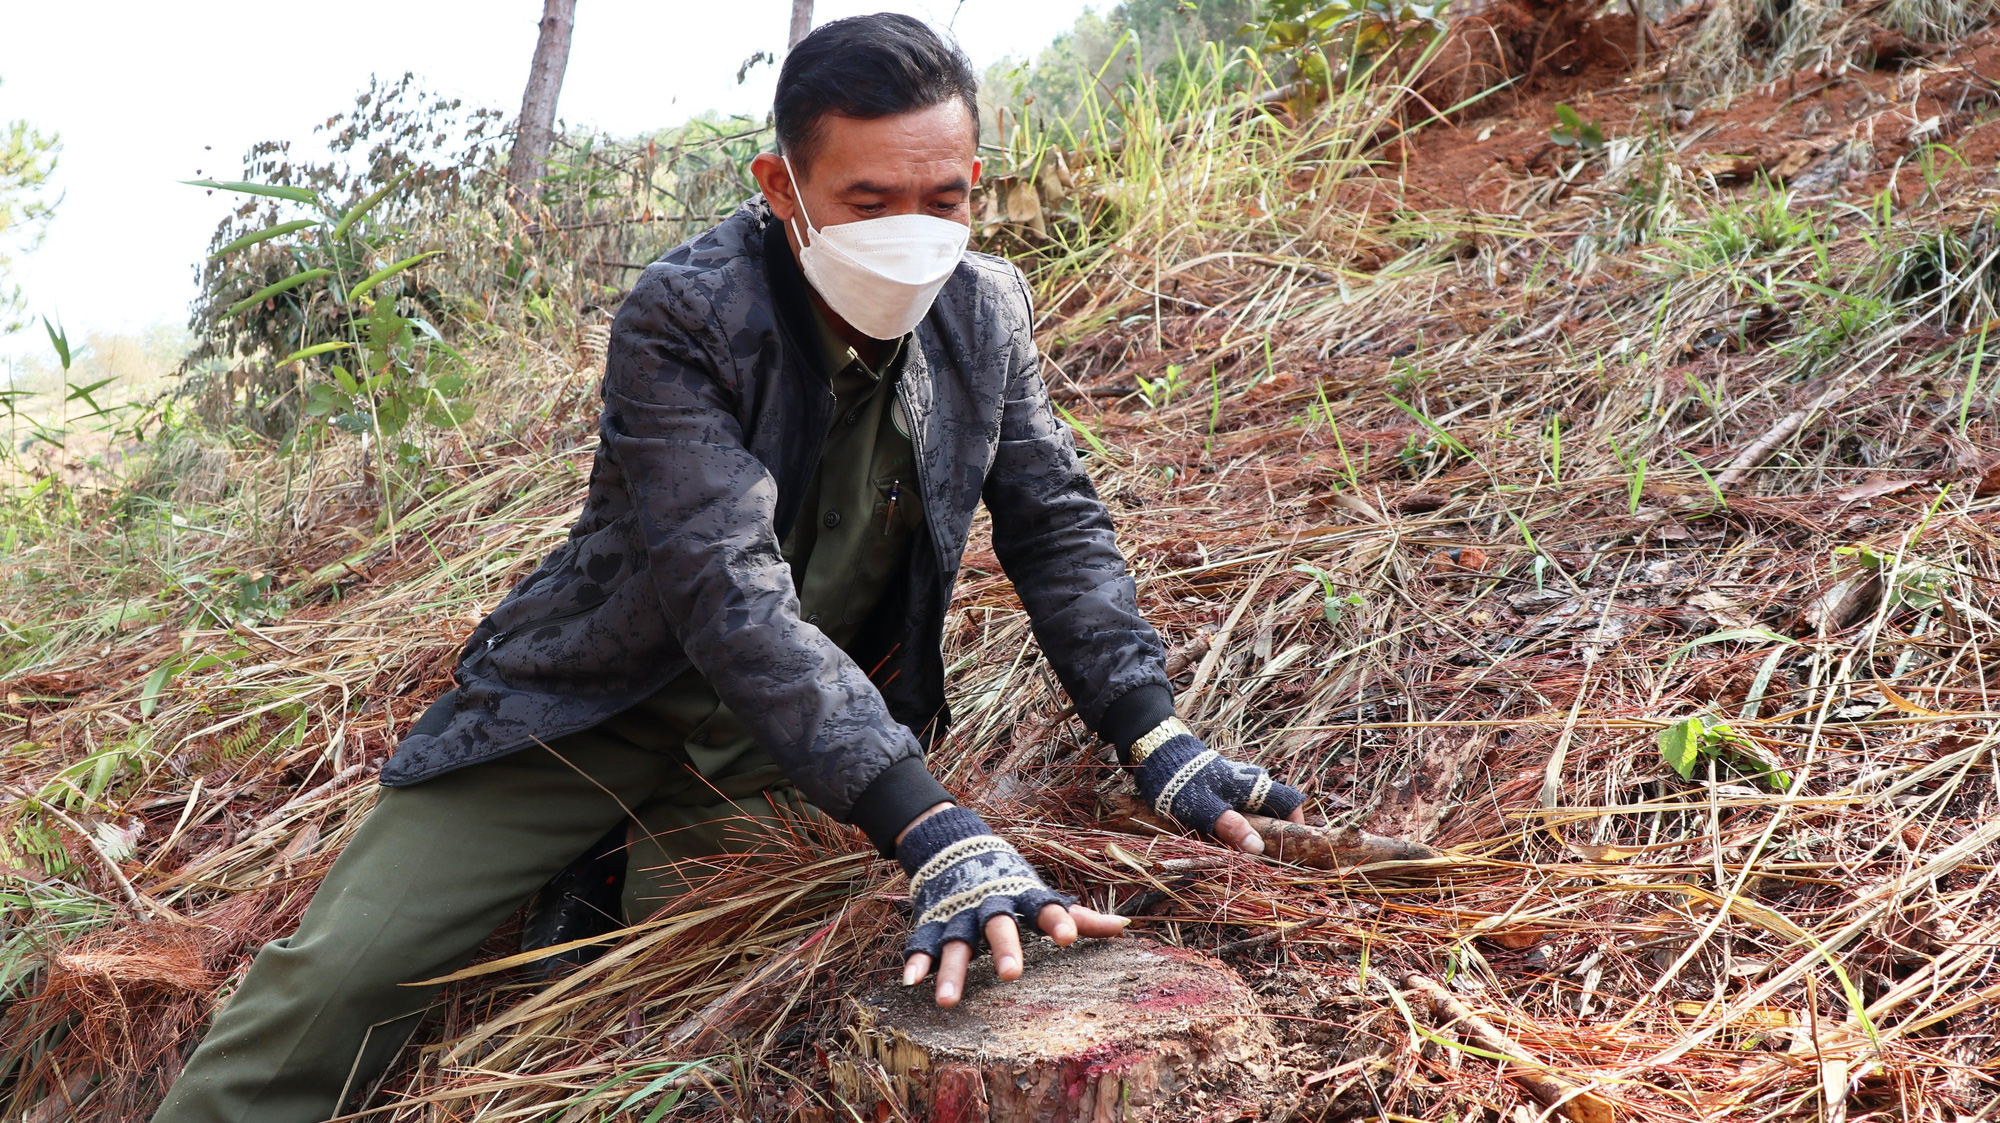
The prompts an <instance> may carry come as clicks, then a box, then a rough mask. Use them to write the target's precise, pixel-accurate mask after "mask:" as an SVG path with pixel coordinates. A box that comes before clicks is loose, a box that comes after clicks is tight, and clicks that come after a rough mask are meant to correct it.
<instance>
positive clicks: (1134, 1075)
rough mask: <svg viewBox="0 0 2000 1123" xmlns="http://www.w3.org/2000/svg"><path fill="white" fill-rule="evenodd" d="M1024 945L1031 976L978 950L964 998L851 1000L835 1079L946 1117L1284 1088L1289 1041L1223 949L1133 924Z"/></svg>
mask: <svg viewBox="0 0 2000 1123" xmlns="http://www.w3.org/2000/svg"><path fill="white" fill-rule="evenodd" d="M1027 958H1028V972H1027V978H1026V980H1024V981H1023V982H1020V983H1003V982H1000V981H999V980H998V979H997V978H996V977H995V976H994V974H993V968H992V962H991V960H990V959H982V960H981V961H979V962H977V963H975V964H974V965H973V967H972V971H971V973H970V975H969V976H968V978H967V983H966V995H965V999H964V1001H963V1002H961V1003H960V1004H959V1005H958V1006H957V1007H954V1008H952V1009H944V1008H941V1007H939V1006H937V1005H935V1004H934V1003H933V1002H932V1000H931V989H930V987H929V986H917V987H910V988H903V987H899V986H894V985H891V986H888V987H885V988H882V989H878V990H876V991H873V992H870V993H866V994H863V995H860V996H858V997H857V998H855V999H853V1000H852V1003H853V1014H854V1021H853V1024H852V1026H851V1027H850V1029H849V1031H848V1038H849V1051H847V1052H845V1053H836V1054H833V1055H832V1056H830V1057H829V1061H828V1064H829V1076H830V1077H831V1079H832V1082H833V1084H834V1087H835V1089H836V1090H837V1091H838V1092H839V1093H840V1095H841V1097H842V1098H843V1099H844V1100H846V1101H848V1102H849V1103H850V1104H852V1105H854V1106H857V1107H862V1108H864V1109H872V1108H873V1107H874V1106H875V1105H877V1104H879V1103H883V1102H884V1101H890V1102H892V1103H893V1106H894V1107H896V1108H898V1109H900V1110H902V1111H905V1112H908V1113H909V1114H910V1115H911V1116H912V1117H914V1118H919V1119H928V1120H932V1121H934V1123H973V1121H981V1123H1022V1121H1027V1120H1036V1121H1043V1120H1046V1121H1050V1123H1069V1121H1072V1120H1074V1121H1091V1123H1096V1121H1099V1120H1124V1119H1146V1120H1160V1121H1174V1120H1182V1119H1194V1118H1197V1117H1202V1116H1207V1115H1213V1113H1214V1112H1215V1111H1216V1110H1217V1109H1218V1108H1220V1107H1221V1106H1223V1105H1228V1104H1241V1105H1244V1106H1254V1105H1257V1104H1262V1103H1267V1102H1270V1101H1271V1100H1272V1099H1273V1098H1274V1097H1275V1096H1276V1095H1277V1094H1278V1093H1279V1092H1280V1091H1281V1089H1280V1088H1279V1087H1278V1085H1279V1084H1280V1083H1281V1081H1282V1079H1283V1076H1282V1074H1281V1073H1280V1071H1279V1068H1278V1066H1277V1065H1275V1064H1274V1063H1273V1058H1274V1056H1275V1053H1276V1050H1277V1040H1276V1038H1275V1037H1274V1036H1273V1035H1272V1033H1271V1030H1270V1028H1269V1027H1268V1026H1267V1025H1266V1023H1265V1019H1264V1016H1263V1013H1262V1011H1261V1009H1260V1008H1259V1006H1258V1004H1257V999H1256V997H1255V996H1254V995H1253V994H1252V993H1251V992H1250V989H1249V988H1248V987H1246V986H1245V985H1244V984H1243V981H1242V980H1241V979H1240V978H1238V977H1237V975H1236V973H1235V972H1234V971H1232V970H1230V969H1229V967H1227V966H1226V965H1224V964H1223V963H1222V962H1221V961H1220V960H1218V959H1215V958H1213V957H1211V956H1208V955H1205V954H1202V953H1200V952H1196V951H1190V950H1187V949H1184V948H1172V947H1166V946H1164V945H1161V944H1157V943H1154V942H1152V941H1151V940H1145V939H1140V938H1136V937H1129V938H1125V939H1116V940H1091V941H1085V942H1083V943H1081V944H1078V945H1077V946H1075V947H1072V948H1068V949H1061V948H1057V947H1056V946H1055V945H1053V944H1051V943H1048V942H1047V941H1040V940H1038V941H1035V943H1034V944H1033V945H1032V946H1030V947H1029V948H1028V952H1027ZM1030 984H1032V985H1030ZM864 1117H866V1110H864Z"/></svg>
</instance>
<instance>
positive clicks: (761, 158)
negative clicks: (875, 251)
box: [750, 152, 976, 223]
mask: <svg viewBox="0 0 2000 1123" xmlns="http://www.w3.org/2000/svg"><path fill="white" fill-rule="evenodd" d="M750 174H751V176H752V177H754V178H755V179H756V180H757V188H758V190H760V191H762V192H763V193H764V201H765V202H766V203H769V204H770V205H771V214H772V215H774V216H776V218H777V219H778V221H779V222H786V223H789V222H791V221H792V219H793V218H795V217H797V216H798V213H799V196H798V188H797V186H796V185H794V184H793V183H792V173H791V172H790V171H789V170H787V169H786V167H785V161H784V160H783V159H781V158H780V157H779V156H778V154H777V153H775V152H763V153H759V154H758V156H757V158H756V159H754V160H752V161H750ZM975 175H976V173H975Z"/></svg>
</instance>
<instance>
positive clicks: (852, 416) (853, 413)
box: [847, 407, 861, 425]
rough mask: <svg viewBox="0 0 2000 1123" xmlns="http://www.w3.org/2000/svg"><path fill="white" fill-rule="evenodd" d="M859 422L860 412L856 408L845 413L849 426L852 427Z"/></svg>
mask: <svg viewBox="0 0 2000 1123" xmlns="http://www.w3.org/2000/svg"><path fill="white" fill-rule="evenodd" d="M859 420H861V410H860V409H859V408H858V407H857V408H855V409H850V410H848V411H847V423H848V424H849V425H852V424H854V423H855V422H857V421H859Z"/></svg>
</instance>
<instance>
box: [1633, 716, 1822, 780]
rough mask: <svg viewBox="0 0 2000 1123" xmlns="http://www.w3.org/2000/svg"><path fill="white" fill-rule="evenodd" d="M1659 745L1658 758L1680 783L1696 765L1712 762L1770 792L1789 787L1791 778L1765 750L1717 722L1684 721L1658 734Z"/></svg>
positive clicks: (1690, 774) (1693, 718) (1692, 773)
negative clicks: (1677, 777) (1756, 782)
mask: <svg viewBox="0 0 2000 1123" xmlns="http://www.w3.org/2000/svg"><path fill="white" fill-rule="evenodd" d="M1659 745H1660V758H1661V759H1662V760H1664V761H1666V762H1667V765H1668V767H1670V768H1672V769H1673V770H1674V771H1675V772H1677V773H1679V774H1680V776H1681V778H1682V779H1684V780H1685V779H1689V778H1691V777H1693V775H1694V770H1695V767H1696V766H1697V765H1699V764H1701V763H1703V762H1704V761H1713V762H1715V763H1717V764H1720V765H1724V766H1727V767H1729V768H1730V769H1732V770H1734V771H1735V772H1737V773H1738V774H1740V775H1742V776H1744V777H1746V778H1748V779H1752V780H1756V781H1758V782H1760V783H1762V784H1764V785H1765V786H1766V787H1769V788H1770V789H1771V790H1773V791H1779V792H1782V791H1785V790H1787V789H1788V788H1790V787H1791V786H1792V778H1791V776H1790V775H1789V774H1787V773H1786V772H1785V771H1784V770H1783V769H1782V768H1780V767H1779V765H1778V762H1777V760H1776V759H1775V758H1774V757H1773V756H1772V754H1771V753H1770V752H1769V751H1768V750H1766V749H1765V748H1764V747H1763V746H1761V745H1759V744H1757V743H1756V742H1754V741H1752V740H1750V739H1749V738H1748V737H1745V736H1744V735H1743V734H1741V733H1738V732H1737V731H1736V730H1734V729H1732V728H1730V727H1729V726H1728V725H1727V724H1725V723H1723V722H1720V721H1710V720H1708V719H1707V718H1704V717H1700V716H1695V717H1690V718H1684V719H1682V720H1680V721H1677V722H1675V723H1673V724H1672V725H1669V726H1667V727H1666V728H1665V729H1662V730H1660V735H1659Z"/></svg>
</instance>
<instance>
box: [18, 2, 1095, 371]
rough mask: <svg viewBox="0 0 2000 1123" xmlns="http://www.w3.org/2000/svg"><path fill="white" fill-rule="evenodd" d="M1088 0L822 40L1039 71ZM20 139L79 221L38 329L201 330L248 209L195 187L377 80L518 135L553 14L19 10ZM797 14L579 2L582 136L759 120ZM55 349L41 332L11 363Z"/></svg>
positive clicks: (32, 297)
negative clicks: (205, 307) (1028, 61)
mask: <svg viewBox="0 0 2000 1123" xmlns="http://www.w3.org/2000/svg"><path fill="white" fill-rule="evenodd" d="M1088 6H1091V5H1090V4H1089V0H962V2H961V0H818V3H817V5H816V9H815V12H814V17H815V21H816V22H819V23H824V22H826V21H828V20H832V19H837V18H839V17H841V16H849V15H858V14H861V13H864V12H871V11H884V10H889V11H902V12H908V13H910V14H912V15H916V16H921V17H923V18H925V19H928V20H930V21H931V22H932V23H934V24H938V25H940V26H945V25H949V26H950V27H951V28H952V29H953V31H954V32H955V34H956V35H957V36H958V39H959V41H960V42H961V43H962V44H963V45H964V46H965V49H966V51H967V53H968V54H970V55H971V56H972V60H973V62H974V64H975V65H977V66H978V67H979V68H981V69H984V68H985V67H986V66H987V65H989V64H991V63H993V62H996V61H998V60H999V59H1001V58H1003V57H1007V56H1013V57H1017V58H1020V57H1032V56H1033V54H1034V53H1035V52H1037V51H1039V50H1040V48H1041V47H1043V46H1044V45H1046V44H1047V43H1048V42H1049V40H1050V39H1051V38H1053V37H1054V36H1055V35H1056V34H1057V33H1059V32H1061V31H1063V30H1066V29H1067V28H1068V27H1069V26H1070V25H1071V24H1072V23H1074V22H1075V20H1076V17H1077V15H1078V14H1080V13H1081V12H1082V11H1083V10H1084V9H1085V8H1086V7H1088ZM0 8H4V9H5V12H6V14H5V25H6V26H5V30H4V33H0V122H4V121H8V120H12V119H15V118H25V119H27V120H28V121H29V122H31V123H32V124H34V125H35V126H36V127H38V128H40V129H42V130H44V131H51V130H52V131H55V132H58V133H60V134H61V136H62V144H63V152H62V163H61V165H60V167H59V169H58V187H59V189H60V190H61V191H62V192H63V201H62V205H61V207H60V209H59V210H58V211H57V214H56V218H55V221H54V222H53V223H52V224H51V225H50V227H49V231H48V237H47V239H46V240H45V241H44V242H43V243H42V246H41V248H40V249H38V250H37V251H35V252H34V253H33V254H31V255H28V256H25V257H17V258H16V263H15V267H16V280H17V281H18V282H19V283H20V284H21V285H22V286H23V287H24V288H25V289H26V291H27V296H28V301H29V310H30V311H31V312H32V313H33V314H36V315H48V316H49V317H50V318H51V319H55V318H58V317H59V318H60V319H61V321H62V322H63V324H64V325H65V326H66V327H67V328H68V329H69V331H70V334H71V336H72V338H76V337H80V336H82V335H83V334H84V333H85V332H87V331H91V330H98V331H120V330H131V329H137V328H141V327H144V326H147V325H151V324H155V323H161V322H167V323H176V324H177V323H181V322H183V321H184V320H185V318H186V312H187V305H188V302H189V300H190V299H192V297H193V295H194V276H195V274H194V270H193V266H194V265H195V263H196V262H198V261H199V260H200V259H201V256H202V254H203V252H204V250H205V248H206V247H207V245H208V237H209V235H210V233H212V232H213V231H214V229H215V224H216V223H217V222H218V221H220V219H221V217H222V216H223V214H224V213H226V210H227V208H228V206H229V205H230V203H229V199H228V198H227V197H223V196H216V197H209V196H208V195H207V194H206V193H205V192H203V191H200V190H198V189H196V188H193V187H186V186H182V185H181V184H179V183H178V182H176V181H178V180H183V179H194V178H197V175H198V174H200V175H210V176H215V177H218V178H225V179H228V178H235V176H236V173H238V172H239V171H240V169H241V167H242V155H243V152H244V150H246V149H247V148H249V146H250V145H251V144H253V143H255V142H257V141H260V140H270V139H291V140H294V141H300V142H306V141H309V139H310V137H311V133H312V127H313V125H314V124H316V123H318V122H320V121H324V120H325V119H326V118H327V117H329V116H331V115H332V114H334V113H336V112H340V111H342V110H343V109H346V108H348V107H350V106H351V105H352V104H353V97H354V94H355V93H356V92H358V91H359V90H361V89H362V88H364V87H365V86H366V85H367V83H368V77H369V75H370V74H379V75H382V76H384V77H385V78H393V77H396V76H398V75H400V74H402V73H403V72H404V71H406V70H410V71H415V72H416V73H417V75H418V77H419V78H420V79H421V80H422V82H423V84H424V85H425V86H426V88H428V89H430V90H432V91H435V92H437V93H443V94H451V95H456V96H458V97H461V98H463V99H465V101H466V102H467V103H468V104H472V105H488V106H493V107H496V108H499V109H503V110H505V111H506V112H507V113H508V114H509V115H510V116H511V115H512V114H513V113H514V112H515V111H516V110H517V109H518V108H519V107H520V101H521V87H522V84H523V83H524V82H525V80H526V78H527V73H528V59H529V57H530V56H531V55H532V54H533V53H534V48H535V34H536V21H537V20H539V19H540V18H541V4H540V3H539V2H538V0H345V2H343V3H339V4H333V5H325V4H302V3H291V4H274V3H268V2H263V3H246V2H240V0H181V2H179V3H171V4H167V3H160V2H159V0H115V2H114V0H71V2H68V3H40V4H30V3H25V2H22V3H5V4H0ZM790 18H791V4H790V0H726V2H719V0H579V3H578V4H577V15H576V35H575V39H574V41H573V44H572V47H571V50H570V59H569V70H568V72H567V76H566V77H565V79H564V82H563V89H562V100H561V103H560V105H559V112H560V114H561V116H562V117H563V119H564V120H566V121H570V122H573V123H578V124H588V125H592V126H595V127H598V128H602V129H606V130H610V131H613V132H624V133H633V132H638V131H641V130H645V129H651V128H657V127H661V126H665V125H671V124H676V123H678V122H680V121H682V120H684V119H685V118H687V117H689V116H692V115H694V114H697V113H700V112H702V111H703V110H706V109H719V110H722V111H724V112H745V113H757V114H761V113H763V112H765V111H766V110H768V108H769V107H770V97H771V87H772V84H773V82H774V81H775V80H776V77H777V75H776V71H775V70H774V69H773V68H772V67H769V66H761V67H758V68H757V69H756V71H755V72H753V74H752V76H751V77H750V79H749V81H748V82H747V83H745V84H743V85H740V86H739V85H737V83H736V70H737V68H738V67H739V66H741V65H742V63H743V60H744V59H746V58H748V57H749V56H750V55H751V54H753V53H754V52H756V51H759V50H768V51H772V52H773V53H779V52H782V50H783V48H784V45H785V33H786V30H787V28H788V27H789V21H790ZM46 346H47V343H46V340H45V339H44V338H43V337H42V335H41V332H40V330H39V328H38V329H36V331H35V332H34V333H33V335H32V336H30V335H28V333H18V334H16V335H15V336H14V337H12V338H11V339H0V354H14V355H20V354H22V353H24V352H23V348H28V347H40V348H45V347H46Z"/></svg>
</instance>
